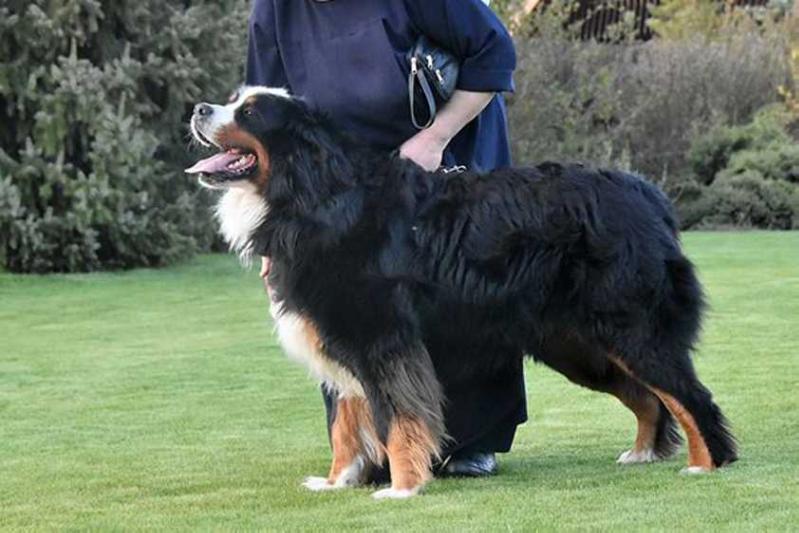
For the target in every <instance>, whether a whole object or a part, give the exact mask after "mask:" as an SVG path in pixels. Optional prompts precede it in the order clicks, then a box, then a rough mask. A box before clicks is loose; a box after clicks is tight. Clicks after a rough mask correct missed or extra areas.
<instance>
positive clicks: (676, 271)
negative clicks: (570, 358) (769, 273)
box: [609, 258, 738, 473]
mask: <svg viewBox="0 0 799 533" xmlns="http://www.w3.org/2000/svg"><path fill="white" fill-rule="evenodd" d="M667 268H668V270H669V280H670V284H671V292H670V294H669V296H668V298H667V301H666V302H665V303H664V304H663V305H662V306H661V307H660V309H659V310H658V312H657V321H658V322H659V324H657V331H658V332H659V335H658V334H656V335H653V336H652V337H651V338H650V339H649V342H648V343H645V345H643V346H642V345H641V344H639V343H635V342H626V343H623V344H624V346H620V347H619V350H618V353H611V354H610V356H609V358H610V360H611V361H612V362H614V363H615V364H616V365H617V366H618V367H619V368H620V369H621V370H622V371H624V372H625V373H627V374H628V375H629V376H631V377H632V378H633V379H635V380H637V381H639V382H640V383H641V384H642V385H643V386H645V387H646V388H647V389H649V390H650V391H651V392H652V393H653V394H654V395H656V396H657V397H658V398H659V399H660V401H661V402H662V403H663V405H664V406H665V407H666V408H667V409H668V410H669V411H670V412H671V414H672V415H673V416H674V418H676V419H677V421H678V422H679V423H680V425H681V426H682V428H683V431H684V432H685V434H686V437H687V439H688V467H687V468H686V469H685V470H684V471H685V472H686V473H701V472H708V471H711V470H714V469H715V468H717V467H720V466H724V465H726V464H729V463H732V462H734V461H735V460H737V458H738V456H737V450H736V443H735V439H734V438H733V436H732V435H731V433H730V430H729V426H728V423H727V420H726V419H725V417H724V415H723V414H722V413H721V409H719V407H718V406H717V405H716V404H715V402H713V398H712V395H711V393H710V391H709V390H708V389H707V388H706V387H705V386H704V385H703V384H702V383H701V382H700V381H699V378H697V376H696V373H695V371H694V366H693V362H692V361H691V348H692V345H693V342H694V339H695V338H696V334H697V329H698V324H699V315H700V313H701V309H702V295H701V289H700V287H699V282H698V280H697V279H696V277H695V274H694V271H693V267H692V266H691V264H690V262H689V261H688V260H687V259H685V258H678V259H674V260H670V261H668V262H667Z"/></svg>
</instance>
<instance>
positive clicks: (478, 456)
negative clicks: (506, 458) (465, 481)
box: [440, 452, 497, 477]
mask: <svg viewBox="0 0 799 533" xmlns="http://www.w3.org/2000/svg"><path fill="white" fill-rule="evenodd" d="M496 473H497V457H496V455H494V454H493V453H484V452H478V453H472V454H468V455H463V456H460V457H452V458H451V459H450V460H449V462H447V464H445V465H444V467H443V468H442V469H441V471H440V474H441V475H442V476H458V477H460V476H463V477H482V476H492V475H494V474H496Z"/></svg>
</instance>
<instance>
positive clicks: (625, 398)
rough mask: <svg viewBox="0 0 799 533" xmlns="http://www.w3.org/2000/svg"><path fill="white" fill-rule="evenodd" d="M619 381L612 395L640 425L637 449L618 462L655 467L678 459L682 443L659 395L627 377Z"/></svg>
mask: <svg viewBox="0 0 799 533" xmlns="http://www.w3.org/2000/svg"><path fill="white" fill-rule="evenodd" d="M616 372H621V371H620V370H616ZM615 381H616V383H615V384H614V387H613V389H612V390H611V391H609V392H610V393H611V394H613V395H614V396H616V397H617V398H618V399H619V401H621V402H622V403H623V404H624V405H625V406H627V407H628V408H629V409H630V410H631V411H632V412H633V414H634V415H635V418H636V420H637V421H638V432H637V434H636V437H635V443H634V444H633V447H632V448H631V449H629V450H627V451H626V452H624V453H622V454H621V455H620V456H619V458H618V460H617V461H616V462H617V463H619V464H637V463H651V462H653V461H657V460H660V459H665V458H668V457H671V456H672V455H674V453H675V452H676V451H677V449H678V448H679V446H680V443H681V442H682V439H681V438H680V435H679V433H677V426H676V424H675V422H674V418H673V417H672V416H671V413H670V412H669V410H668V409H667V408H666V406H665V405H663V403H661V401H660V400H659V399H658V397H657V396H656V395H655V394H653V393H651V392H650V391H649V390H648V389H646V388H645V387H644V386H642V385H641V384H640V383H638V382H636V381H635V380H633V379H632V378H631V377H629V376H627V375H626V374H625V375H624V377H623V378H622V377H619V378H617V380H615Z"/></svg>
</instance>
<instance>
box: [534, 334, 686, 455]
mask: <svg viewBox="0 0 799 533" xmlns="http://www.w3.org/2000/svg"><path fill="white" fill-rule="evenodd" d="M536 359H537V360H539V361H540V362H542V363H544V364H546V365H547V366H549V367H550V368H552V369H553V370H556V371H557V372H560V373H561V374H563V375H564V376H565V377H566V378H567V379H569V380H570V381H572V382H573V383H576V384H577V385H581V386H583V387H586V388H589V389H592V390H595V391H599V392H605V393H607V394H612V395H613V396H615V397H616V398H618V399H619V401H620V402H621V403H622V404H624V406H625V407H627V408H628V409H630V411H632V412H633V414H634V415H635V418H636V420H637V422H638V429H637V434H636V438H635V442H634V443H633V447H632V448H631V449H630V450H627V451H625V452H624V453H622V454H621V455H620V456H619V458H618V460H617V462H618V463H620V464H635V463H649V462H653V461H657V460H660V459H665V458H667V457H670V456H671V455H673V454H674V452H676V451H677V448H679V446H680V443H681V439H680V435H679V434H678V433H677V430H676V424H675V422H674V418H672V416H671V414H670V413H669V411H668V410H667V409H666V407H665V406H664V405H663V404H662V403H661V402H660V400H659V399H658V397H657V396H656V395H654V394H653V393H652V392H650V391H649V389H647V388H646V387H644V386H643V385H641V383H639V382H638V381H636V380H635V379H633V378H632V377H630V376H629V375H628V374H627V373H625V372H624V371H622V370H621V369H620V368H619V367H618V366H616V365H614V364H613V363H611V362H610V361H609V360H608V358H607V356H606V355H605V352H604V351H603V350H602V349H601V348H598V347H596V345H595V343H588V342H585V341H583V340H582V339H581V338H580V337H579V336H578V335H577V334H576V333H574V332H572V333H569V332H560V333H559V334H557V335H552V336H551V337H550V338H549V339H548V340H547V341H546V342H544V343H543V344H542V346H540V347H539V349H538V350H537V352H536Z"/></svg>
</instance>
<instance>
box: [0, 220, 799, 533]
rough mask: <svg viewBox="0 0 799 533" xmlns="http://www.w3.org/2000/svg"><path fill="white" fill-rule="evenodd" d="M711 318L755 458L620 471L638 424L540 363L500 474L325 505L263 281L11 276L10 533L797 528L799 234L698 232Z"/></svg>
mask: <svg viewBox="0 0 799 533" xmlns="http://www.w3.org/2000/svg"><path fill="white" fill-rule="evenodd" d="M685 241H686V245H687V248H688V251H689V255H690V256H691V257H692V258H693V260H694V261H695V262H696V263H697V264H698V267H699V270H700V274H701V277H702V279H703V280H704V282H705V284H706V287H707V290H708V293H709V297H710V302H711V305H712V308H711V310H710V313H709V316H708V319H707V322H706V327H705V334H704V338H703V342H702V344H701V347H700V350H699V353H698V355H697V358H696V361H697V365H698V367H699V373H700V375H701V377H702V378H703V380H704V381H705V383H706V384H707V385H708V386H709V387H710V388H711V389H712V390H713V391H714V393H715V395H716V398H717V401H718V403H719V404H720V405H721V406H722V408H723V409H724V410H725V412H726V414H727V416H728V417H729V418H730V420H731V422H732V424H733V426H734V431H735V434H736V435H737V436H738V438H739V440H740V444H741V460H740V461H739V462H738V463H736V464H734V465H733V466H731V467H730V468H728V469H725V470H721V471H718V472H716V473H714V474H711V475H707V476H698V477H697V476H684V475H679V474H678V471H679V470H680V468H681V467H682V466H683V465H684V463H685V452H684V451H682V452H681V453H680V454H679V455H678V457H676V458H675V459H673V460H670V461H667V462H664V463H659V464H655V465H649V466H633V467H621V466H617V465H616V464H615V463H614V460H615V458H616V456H617V455H618V454H619V453H620V452H621V451H623V450H625V449H627V448H628V447H629V445H630V444H631V443H632V440H633V436H634V433H635V424H634V418H633V416H632V415H631V414H630V413H629V411H627V410H626V409H625V408H623V407H622V406H621V405H620V404H618V402H617V401H616V400H615V399H614V398H612V397H609V396H605V395H601V394H597V393H592V392H590V391H587V390H583V389H580V388H578V387H576V386H574V385H571V384H569V383H567V382H566V380H565V379H564V378H562V377H561V376H559V375H557V374H555V373H553V372H551V371H549V370H548V369H546V368H543V367H537V366H534V365H532V364H530V365H528V367H527V382H528V400H529V411H530V421H529V422H528V423H527V424H526V425H524V426H522V427H521V428H520V430H519V433H518V437H517V439H516V444H515V446H514V449H513V452H512V453H510V454H508V455H505V456H502V457H501V463H500V475H498V476H496V477H494V478H491V479H481V480H444V481H435V482H434V483H432V484H431V485H430V486H429V487H428V489H427V491H426V493H425V494H424V495H423V496H421V497H418V498H415V499H412V500H408V501H374V500H372V499H371V498H370V497H369V494H370V492H371V490H370V489H354V490H348V491H341V492H326V493H322V494H316V493H310V492H307V491H306V490H304V489H303V488H301V487H300V482H301V481H302V479H303V477H304V476H306V475H324V474H326V471H327V468H328V461H329V455H330V454H329V450H328V446H327V436H326V432H325V426H324V415H323V409H322V404H321V399H320V395H319V391H318V388H317V387H316V386H315V385H314V384H313V383H312V382H311V381H310V380H309V379H308V378H307V376H306V373H305V371H304V369H302V368H300V367H298V366H296V365H294V364H293V363H291V362H289V361H288V360H286V359H285V358H284V357H283V355H282V354H281V352H280V349H279V348H278V347H277V346H276V344H275V341H274V339H273V338H272V336H271V328H270V326H269V322H268V313H267V307H266V299H265V296H264V294H263V290H262V288H261V285H260V282H259V280H258V279H257V275H256V271H255V270H252V271H244V270H242V269H241V268H240V267H239V265H238V264H237V262H236V259H235V258H234V257H232V256H206V257H201V258H198V259H196V260H194V261H192V262H190V263H189V264H186V265H183V266H180V267H176V268H171V269H167V270H159V271H150V270H139V271H134V272H128V273H118V274H92V275H69V276H46V277H33V276H13V275H9V274H0V528H2V529H30V528H34V529H66V528H69V529H88V528H91V529H101V530H105V529H117V530H118V529H145V528H147V529H152V528H156V529H197V528H201V529H268V530H316V529H318V530H325V531H336V530H341V529H344V528H355V527H359V528H372V529H396V528H401V529H403V530H430V529H440V530H459V531H460V530H475V531H484V530H514V531H522V530H532V529H544V530H550V529H616V530H618V529H622V528H625V529H628V530H632V529H636V530H641V529H644V530H646V529H677V528H679V529H685V530H698V529H700V528H713V529H714V530H715V529H734V530H765V529H767V530H775V529H783V530H788V529H795V528H797V527H799V445H797V441H798V440H799V412H797V411H799V233H759V232H758V233H694V234H687V235H686V236H685Z"/></svg>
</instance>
